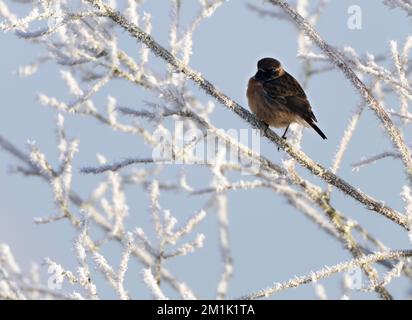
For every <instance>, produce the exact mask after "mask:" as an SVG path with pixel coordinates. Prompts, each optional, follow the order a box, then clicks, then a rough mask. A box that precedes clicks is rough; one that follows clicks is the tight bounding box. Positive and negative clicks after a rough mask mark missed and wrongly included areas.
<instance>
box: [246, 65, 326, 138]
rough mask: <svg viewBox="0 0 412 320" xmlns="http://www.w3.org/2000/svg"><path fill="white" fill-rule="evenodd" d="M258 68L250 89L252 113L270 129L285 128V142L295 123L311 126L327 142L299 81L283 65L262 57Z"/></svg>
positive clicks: (249, 86) (248, 89)
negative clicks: (290, 128)
mask: <svg viewBox="0 0 412 320" xmlns="http://www.w3.org/2000/svg"><path fill="white" fill-rule="evenodd" d="M257 69H258V70H257V72H256V74H255V75H254V76H253V77H252V78H250V80H249V83H248V87H247V98H248V103H249V106H250V109H251V110H252V112H253V113H254V114H255V115H256V116H257V117H258V118H259V119H260V120H261V121H263V122H265V123H266V124H267V125H268V126H271V127H275V128H281V127H286V130H285V132H284V133H283V135H282V138H283V139H286V132H287V131H288V129H289V125H290V124H291V123H292V122H297V123H300V124H302V125H304V126H311V127H312V128H313V129H314V130H315V131H316V132H317V133H318V134H319V135H320V136H321V137H322V138H323V139H327V138H326V136H325V134H324V133H323V132H322V130H320V129H319V128H318V126H317V125H316V124H315V122H317V120H316V117H315V115H314V114H313V112H312V107H311V106H310V103H309V101H308V99H307V97H306V94H305V92H304V91H303V89H302V87H301V86H300V84H299V82H298V81H297V80H296V79H295V78H294V77H292V76H291V75H290V74H289V73H287V72H286V71H285V70H284V69H283V67H282V65H281V64H280V62H279V61H278V60H275V59H272V58H263V59H261V60H259V62H258V64H257Z"/></svg>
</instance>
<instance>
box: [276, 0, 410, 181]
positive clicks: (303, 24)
mask: <svg viewBox="0 0 412 320" xmlns="http://www.w3.org/2000/svg"><path fill="white" fill-rule="evenodd" d="M269 2H270V3H272V4H273V5H276V6H279V7H281V8H282V9H283V10H284V12H286V13H287V14H288V15H289V16H290V17H291V18H292V19H293V20H294V21H295V23H296V24H297V25H298V26H299V27H300V28H302V29H303V30H304V31H305V33H306V34H307V35H308V36H309V37H310V38H311V39H312V40H313V41H314V42H315V43H316V44H317V45H318V46H319V48H320V49H321V50H322V51H323V52H324V53H325V54H326V55H327V56H328V57H329V58H330V59H331V61H332V62H333V63H334V64H335V65H336V66H337V67H338V68H339V69H341V70H342V71H343V73H344V74H345V76H346V77H347V78H348V79H349V80H350V81H351V82H352V84H353V85H354V87H355V88H356V89H358V91H359V93H360V94H361V96H362V98H364V99H365V101H366V102H367V103H368V105H369V106H370V107H371V108H372V110H373V111H374V112H375V113H376V115H377V117H378V119H379V120H380V121H381V122H382V124H383V126H384V127H385V129H386V131H387V133H388V135H389V137H390V138H391V140H392V142H393V144H394V146H395V147H396V148H397V149H398V150H399V153H400V154H401V157H402V160H403V163H404V165H405V168H406V172H407V175H408V178H409V179H410V181H411V182H412V154H411V152H410V150H409V148H408V147H407V145H406V144H405V142H404V140H403V138H402V135H401V133H400V131H399V129H398V128H397V127H396V126H395V125H394V124H393V122H392V120H391V118H390V116H389V115H388V113H387V112H386V111H385V109H384V108H383V107H382V106H381V104H380V103H379V101H378V100H377V99H376V98H375V97H374V96H373V94H372V93H371V91H370V90H369V89H368V88H367V87H366V85H365V84H364V83H363V82H362V81H361V80H360V79H359V77H358V76H357V75H356V73H355V72H354V71H353V70H352V69H351V68H350V67H349V66H348V64H347V63H346V61H345V59H344V58H343V57H342V55H341V54H339V53H338V52H337V51H336V50H335V49H334V48H333V47H332V46H330V45H329V44H328V43H326V42H325V40H323V39H322V38H321V36H320V35H319V34H318V33H317V32H316V30H315V29H314V28H313V27H312V26H311V25H310V24H309V23H308V22H307V21H306V20H305V19H304V18H303V17H302V16H301V15H300V14H299V13H297V12H296V10H294V9H293V8H292V7H291V6H290V5H289V4H288V3H287V2H285V1H284V0H269Z"/></svg>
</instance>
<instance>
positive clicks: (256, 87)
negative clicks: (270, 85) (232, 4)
mask: <svg viewBox="0 0 412 320" xmlns="http://www.w3.org/2000/svg"><path fill="white" fill-rule="evenodd" d="M262 93H263V85H262V83H260V82H259V81H257V80H255V79H254V78H253V77H252V78H250V79H249V83H248V86H247V91H246V96H247V100H248V104H249V107H250V110H251V111H252V112H253V113H254V114H256V115H257V114H258V111H259V109H260V108H259V106H261V105H262V103H263V101H262Z"/></svg>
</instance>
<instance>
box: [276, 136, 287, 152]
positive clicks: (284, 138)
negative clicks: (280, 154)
mask: <svg viewBox="0 0 412 320" xmlns="http://www.w3.org/2000/svg"><path fill="white" fill-rule="evenodd" d="M282 139H283V140H285V141H286V139H287V138H286V136H285V135H283V136H282ZM279 150H280V147H279V146H278V151H279Z"/></svg>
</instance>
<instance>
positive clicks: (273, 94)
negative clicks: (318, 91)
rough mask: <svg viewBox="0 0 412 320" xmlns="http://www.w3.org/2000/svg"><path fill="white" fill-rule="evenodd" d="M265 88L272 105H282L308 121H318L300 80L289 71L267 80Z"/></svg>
mask: <svg viewBox="0 0 412 320" xmlns="http://www.w3.org/2000/svg"><path fill="white" fill-rule="evenodd" d="M263 89H264V93H265V97H266V100H267V102H268V103H269V104H270V105H274V104H275V105H281V106H283V107H285V108H286V109H287V110H289V111H291V112H294V113H297V114H299V115H300V116H301V117H302V118H303V119H304V120H306V121H307V122H308V123H310V122H311V121H315V122H316V121H317V120H316V117H315V115H314V114H313V112H312V108H311V106H310V103H309V101H308V99H307V98H306V94H305V92H304V91H303V89H302V87H301V86H300V84H299V82H298V81H297V80H296V79H295V78H294V77H292V76H291V75H290V74H289V73H287V72H286V73H285V74H284V75H283V76H281V77H279V78H277V79H274V80H271V81H267V82H265V83H264V84H263Z"/></svg>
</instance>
